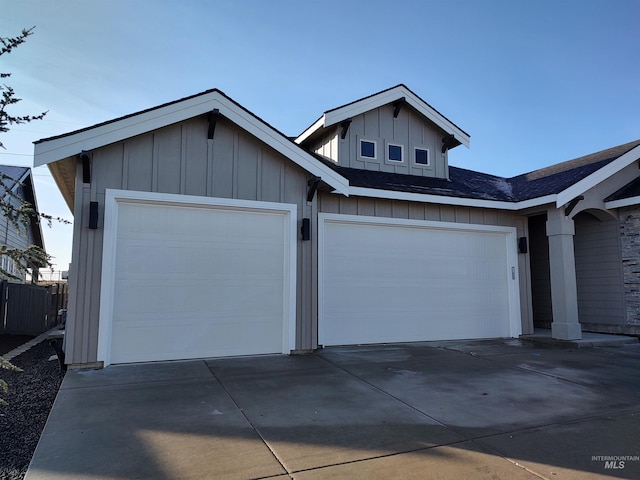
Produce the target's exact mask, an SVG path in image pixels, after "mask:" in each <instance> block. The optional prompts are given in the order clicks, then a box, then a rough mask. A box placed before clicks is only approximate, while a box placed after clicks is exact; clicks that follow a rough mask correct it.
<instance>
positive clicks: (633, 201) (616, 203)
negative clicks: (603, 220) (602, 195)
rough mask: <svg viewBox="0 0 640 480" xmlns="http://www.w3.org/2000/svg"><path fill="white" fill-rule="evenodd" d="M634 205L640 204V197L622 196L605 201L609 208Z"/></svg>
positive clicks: (606, 206)
mask: <svg viewBox="0 0 640 480" xmlns="http://www.w3.org/2000/svg"><path fill="white" fill-rule="evenodd" d="M633 205H640V197H629V198H621V199H620V200H612V201H610V202H605V203H604V206H605V208H606V209H608V210H611V209H614V208H620V207H631V206H633Z"/></svg>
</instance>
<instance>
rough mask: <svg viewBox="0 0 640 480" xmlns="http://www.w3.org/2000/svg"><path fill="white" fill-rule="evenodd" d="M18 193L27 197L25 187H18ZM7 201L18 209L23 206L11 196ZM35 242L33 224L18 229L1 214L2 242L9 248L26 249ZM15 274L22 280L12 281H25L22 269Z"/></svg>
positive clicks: (13, 280)
mask: <svg viewBox="0 0 640 480" xmlns="http://www.w3.org/2000/svg"><path fill="white" fill-rule="evenodd" d="M16 195H18V196H19V197H20V198H25V195H24V187H18V189H17V191H16ZM5 202H7V203H8V204H10V205H11V206H13V207H14V208H16V209H17V208H20V207H21V202H20V201H19V200H18V199H16V198H14V197H11V196H7V197H5ZM33 242H34V238H33V232H32V230H31V225H24V227H23V228H20V229H18V228H16V227H15V225H14V224H13V223H12V222H11V221H9V220H8V219H7V218H6V217H5V216H4V215H0V244H2V245H6V246H7V247H9V248H18V249H20V250H25V249H26V248H27V247H29V246H30V245H33ZM15 275H16V276H17V277H19V278H20V280H16V279H11V280H10V281H11V282H24V281H25V280H26V274H25V272H23V271H21V270H16V272H15Z"/></svg>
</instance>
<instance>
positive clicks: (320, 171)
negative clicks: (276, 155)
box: [214, 96, 349, 195]
mask: <svg viewBox="0 0 640 480" xmlns="http://www.w3.org/2000/svg"><path fill="white" fill-rule="evenodd" d="M214 104H215V106H217V107H218V108H219V110H220V113H221V114H222V116H223V117H225V118H228V119H229V120H231V121H232V122H233V123H235V124H236V125H238V126H239V127H241V128H242V129H244V130H246V131H247V132H249V133H250V134H252V135H254V136H255V137H256V138H258V139H260V140H262V141H263V142H264V143H266V144H267V145H269V146H270V147H272V148H273V149H275V150H276V151H278V152H280V153H281V154H282V155H284V156H285V157H287V158H289V159H291V160H292V161H293V162H294V163H296V164H297V165H298V166H300V167H301V168H303V169H304V170H306V171H307V172H309V173H311V174H313V175H316V176H318V177H321V178H322V181H323V182H325V183H327V184H328V185H329V186H331V187H332V188H334V189H335V190H337V191H338V192H340V193H342V194H344V195H348V189H349V181H348V180H347V179H346V178H344V177H343V176H342V175H340V174H339V173H337V172H335V171H334V170H332V169H330V168H329V167H327V166H325V165H323V164H322V163H321V162H319V161H318V160H317V159H316V158H314V157H313V156H311V155H310V154H308V153H307V152H305V151H304V150H302V149H301V148H300V147H298V146H297V145H296V144H295V143H293V142H291V141H290V140H289V139H287V138H284V137H283V136H282V134H281V133H279V132H277V131H275V130H274V129H273V128H271V127H270V126H268V125H266V124H265V123H264V122H262V121H260V120H259V119H258V118H256V117H254V116H253V115H251V114H249V113H248V112H246V111H245V110H242V109H239V108H238V107H237V106H236V105H235V104H233V103H232V102H231V101H230V100H228V99H226V98H224V97H222V96H220V97H219V98H217V99H216V100H215V102H214Z"/></svg>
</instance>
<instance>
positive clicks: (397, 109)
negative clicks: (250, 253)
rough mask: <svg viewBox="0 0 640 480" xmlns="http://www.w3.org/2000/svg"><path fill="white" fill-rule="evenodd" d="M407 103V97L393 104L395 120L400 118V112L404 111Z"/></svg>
mask: <svg viewBox="0 0 640 480" xmlns="http://www.w3.org/2000/svg"><path fill="white" fill-rule="evenodd" d="M406 102H407V98H406V97H402V98H400V99H398V100H396V101H395V102H393V118H398V115H399V114H400V110H402V107H403V106H404V104H405V103H406Z"/></svg>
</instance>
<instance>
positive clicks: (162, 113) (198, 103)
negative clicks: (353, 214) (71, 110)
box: [34, 90, 349, 208]
mask: <svg viewBox="0 0 640 480" xmlns="http://www.w3.org/2000/svg"><path fill="white" fill-rule="evenodd" d="M214 108H217V109H218V110H219V111H220V114H221V115H222V116H223V117H225V118H227V119H229V120H230V121H231V122H233V123H235V124H236V125H238V126H239V127H241V128H243V129H244V130H246V131H247V132H249V133H250V134H252V135H254V136H255V137H257V138H258V139H260V140H262V141H263V142H264V143H266V144H267V145H269V146H270V147H272V148H274V149H275V150H276V151H279V152H280V153H281V154H283V155H284V156H286V157H288V158H289V159H291V160H292V161H293V162H294V163H296V164H298V165H299V166H300V167H301V168H303V169H305V170H307V171H308V172H309V173H311V174H313V175H316V176H319V177H321V178H322V180H323V181H324V182H325V183H327V184H328V185H330V186H331V187H332V188H334V189H335V190H337V191H339V192H341V193H345V194H346V193H347V188H348V185H349V182H348V181H347V180H346V179H345V178H343V177H342V176H341V175H339V174H338V173H337V172H335V171H333V170H331V169H330V168H329V167H326V166H325V165H322V164H319V163H318V162H317V161H316V160H315V159H314V158H313V157H312V156H311V155H310V154H308V153H307V152H305V151H304V150H302V149H301V148H300V147H298V146H297V145H296V144H295V143H294V142H292V141H291V140H289V139H288V138H286V137H285V136H284V135H283V134H282V133H280V132H278V131H277V130H275V129H274V128H273V127H271V126H270V125H268V124H266V123H265V122H264V121H262V120H261V119H259V118H258V117H256V116H255V115H253V114H252V113H251V112H249V111H248V110H246V109H244V108H243V107H241V106H240V105H239V104H237V103H236V102H234V101H233V100H231V99H230V98H229V97H227V96H226V95H224V94H223V93H222V92H220V91H218V90H213V91H208V92H205V93H203V94H200V95H197V96H193V97H189V98H186V99H184V100H181V101H178V102H173V103H170V104H166V105H164V106H161V107H158V108H154V109H150V110H146V111H143V112H140V113H138V114H133V115H129V116H126V117H123V118H121V119H117V120H114V121H112V122H107V123H103V124H100V125H96V126H95V127H92V128H88V129H85V130H81V131H78V132H77V133H71V134H69V135H65V136H62V137H54V138H51V139H45V140H41V141H39V142H36V143H35V149H34V152H35V153H34V165H35V166H41V165H49V164H52V163H54V162H58V161H61V160H64V159H68V158H72V157H75V156H76V155H78V154H79V153H80V152H82V151H90V150H94V149H96V148H100V147H103V146H105V145H109V144H113V143H116V142H120V141H123V140H125V139H127V138H131V137H134V136H136V135H141V134H144V133H147V132H150V131H153V130H157V129H159V128H163V127H166V126H168V125H172V124H175V123H178V122H182V121H185V120H188V119H190V118H194V117H197V116H198V115H203V114H206V113H209V112H211V111H212V110H213V109H214ZM59 185H60V184H59ZM65 200H66V201H67V204H68V205H69V206H70V205H72V204H73V203H71V204H70V203H69V199H67V198H65ZM70 208H71V206H70Z"/></svg>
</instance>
